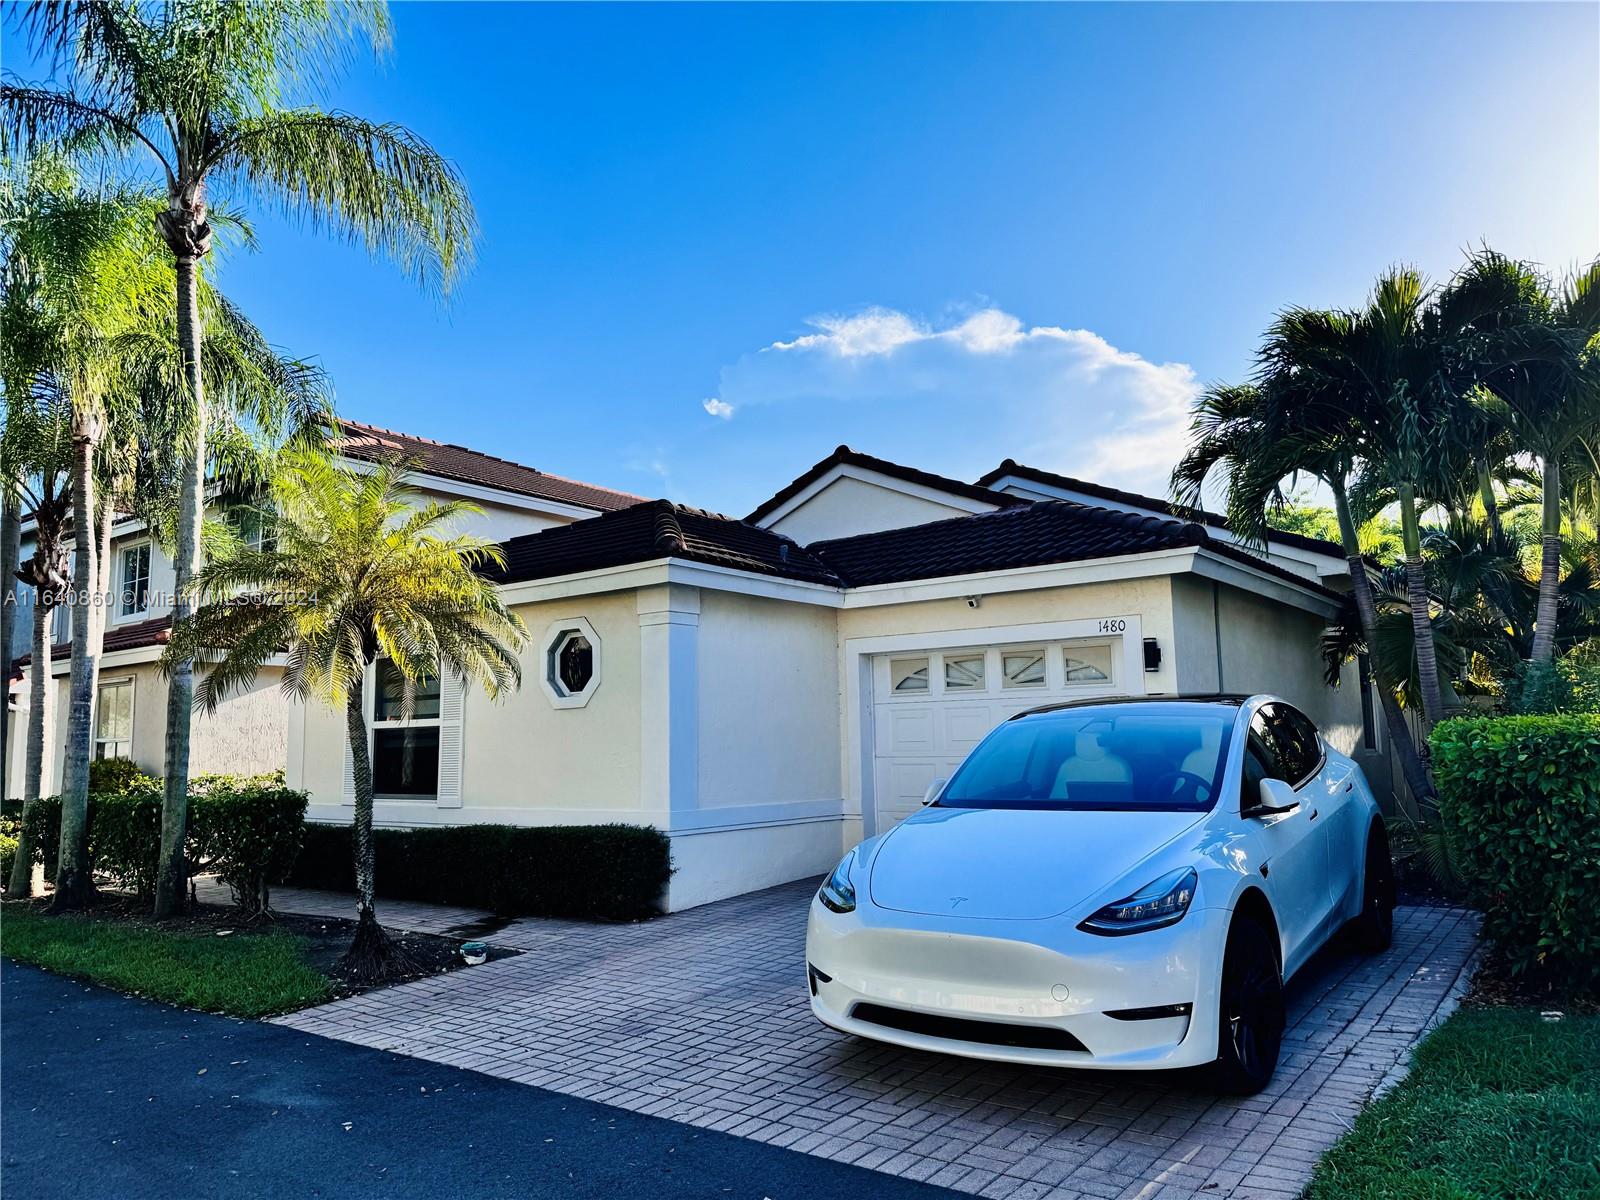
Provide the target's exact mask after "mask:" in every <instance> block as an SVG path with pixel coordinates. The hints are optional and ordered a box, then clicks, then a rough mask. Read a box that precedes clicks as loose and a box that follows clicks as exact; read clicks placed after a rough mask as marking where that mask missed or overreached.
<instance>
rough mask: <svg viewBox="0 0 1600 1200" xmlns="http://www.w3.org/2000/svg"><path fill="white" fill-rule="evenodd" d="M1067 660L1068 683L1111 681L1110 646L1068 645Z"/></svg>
mask: <svg viewBox="0 0 1600 1200" xmlns="http://www.w3.org/2000/svg"><path fill="white" fill-rule="evenodd" d="M1066 660H1067V674H1066V680H1067V682H1068V683H1109V682H1111V647H1110V646H1068V647H1067V649H1066Z"/></svg>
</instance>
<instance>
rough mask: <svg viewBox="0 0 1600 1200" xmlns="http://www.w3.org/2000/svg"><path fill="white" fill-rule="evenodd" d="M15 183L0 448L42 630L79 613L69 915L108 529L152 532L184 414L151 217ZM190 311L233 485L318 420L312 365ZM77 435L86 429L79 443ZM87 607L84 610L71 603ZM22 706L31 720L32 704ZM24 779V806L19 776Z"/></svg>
mask: <svg viewBox="0 0 1600 1200" xmlns="http://www.w3.org/2000/svg"><path fill="white" fill-rule="evenodd" d="M20 181H21V183H20V186H18V187H7V188H6V189H5V190H4V193H3V197H0V217H3V218H4V220H3V222H0V227H3V229H4V234H3V235H0V244H3V248H4V250H5V251H6V255H5V267H4V271H3V274H0V316H3V317H4V320H5V327H6V332H7V337H6V339H5V341H4V345H3V346H0V379H3V380H4V384H5V388H6V396H7V408H8V420H7V433H6V438H7V442H8V443H9V444H10V445H11V446H12V447H13V448H15V449H16V450H17V451H18V452H19V453H22V454H23V458H24V463H25V465H24V471H25V473H26V474H28V475H29V476H30V477H32V476H37V477H38V478H39V481H40V486H39V488H38V493H39V495H40V496H44V497H46V498H48V501H49V502H48V503H44V502H38V503H36V505H35V508H36V512H37V514H38V516H39V521H38V538H37V541H38V546H39V551H40V553H39V554H37V555H36V556H35V558H34V559H33V560H32V561H31V562H30V564H29V567H30V579H31V581H32V582H34V584H35V586H36V589H37V590H38V591H39V595H40V598H41V600H42V601H43V604H42V605H41V606H40V607H39V608H38V609H37V610H36V611H37V612H39V613H40V614H41V620H40V625H41V626H42V625H43V624H44V623H45V618H44V615H45V614H47V613H48V612H49V610H50V608H52V607H53V606H54V605H55V604H57V603H59V602H60V601H61V599H62V598H63V596H71V597H73V599H74V600H75V601H77V602H75V603H73V604H72V605H71V609H70V611H71V616H72V644H73V653H72V663H71V680H70V686H69V719H68V737H67V746H66V752H65V755H64V760H63V765H64V769H63V778H62V789H61V790H62V795H63V798H64V799H63V805H62V808H63V818H62V836H61V856H62V865H61V867H60V868H59V869H58V872H57V903H58V904H60V905H61V906H63V907H68V906H72V905H75V904H78V903H81V902H82V901H83V899H84V898H85V897H86V895H87V893H88V891H89V888H90V881H89V876H88V872H87V855H86V853H85V851H86V837H87V828H86V813H87V803H88V764H89V749H90V723H91V720H92V713H93V703H94V696H95V692H96V685H97V682H98V664H99V656H100V646H101V642H102V640H103V636H104V630H105V620H106V616H107V612H108V608H109V604H108V602H107V596H108V594H109V591H110V568H111V563H110V553H109V547H110V531H111V524H112V519H113V516H114V514H115V513H116V512H118V511H127V512H131V513H133V514H134V515H137V516H140V517H144V518H146V519H147V521H148V523H150V524H151V526H152V528H154V529H156V530H157V531H158V532H159V531H160V529H161V525H162V522H161V521H160V520H159V517H160V516H161V515H162V510H163V508H164V507H166V508H169V507H171V505H170V498H169V497H168V496H165V495H163V494H162V490H163V489H162V488H161V487H160V486H152V481H155V483H156V484H157V485H159V484H163V483H166V482H167V481H170V480H173V479H175V478H177V477H178V476H179V475H180V474H181V468H182V465H183V454H182V451H181V447H182V445H183V443H184V435H185V432H186V428H187V424H186V423H187V422H188V420H189V419H190V417H191V415H192V412H193V410H192V408H191V406H189V405H188V404H187V403H185V402H184V397H185V395H186V392H185V386H184V373H183V370H182V366H181V363H180V354H179V352H178V351H177V350H176V349H175V338H174V327H175V325H176V314H175V313H174V311H173V308H172V305H171V303H170V297H171V294H172V286H173V284H172V267H171V263H170V260H169V258H168V256H167V254H166V250H165V247H164V245H162V244H161V242H160V240H159V239H158V237H157V234H156V232H155V230H154V229H153V228H152V227H151V225H150V223H149V220H148V214H149V211H150V198H149V197H148V196H147V195H141V194H139V193H135V192H129V191H125V190H111V191H97V190H88V189H84V188H82V187H80V186H79V185H78V184H77V182H76V180H75V178H74V176H73V174H72V172H71V171H70V170H68V169H66V168H65V167H63V166H61V164H59V163H53V162H50V161H42V162H35V163H30V164H27V165H26V166H25V167H24V168H23V169H22V171H21V173H20ZM6 182H7V183H8V184H11V183H17V182H18V180H12V179H8V180H7V181H6ZM200 304H201V307H202V311H204V312H205V313H206V314H207V317H208V320H209V321H210V322H211V324H212V326H213V327H214V329H215V331H216V333H215V335H214V336H213V337H212V338H210V339H208V340H207V342H206V344H205V352H204V354H203V355H202V360H201V375H202V378H203V379H204V380H205V383H206V386H207V387H208V388H209V389H211V391H212V392H213V397H214V399H213V407H215V408H216V409H217V411H218V414H219V416H220V417H222V418H225V421H226V423H225V424H224V426H223V428H224V430H225V431H226V433H227V435H228V436H225V437H224V438H222V439H221V440H219V441H218V442H217V443H216V445H215V449H216V450H218V451H221V452H222V453H220V454H213V456H212V457H213V459H216V460H218V461H219V462H220V463H221V464H222V465H224V466H227V467H229V468H230V469H231V470H232V471H234V472H235V473H236V474H237V473H239V472H240V471H241V470H243V471H246V472H247V471H248V470H249V469H250V467H251V462H252V460H251V455H252V454H254V453H256V452H258V451H265V452H268V453H270V450H271V448H272V446H274V445H275V444H276V442H277V441H278V440H281V438H282V436H283V434H284V431H285V430H287V431H288V432H289V433H290V434H293V433H298V432H301V431H303V430H305V429H306V428H307V427H308V426H316V427H320V426H321V425H322V424H323V423H324V422H325V421H326V419H327V416H328V413H329V412H330V405H329V402H328V396H327V391H326V388H325V385H324V381H323V379H322V374H321V371H320V370H319V369H318V368H316V367H314V366H310V365H308V364H304V363H298V362H294V361H292V360H285V359H283V358H281V357H280V356H279V355H278V354H277V352H276V351H274V350H273V349H272V348H271V347H270V346H268V345H267V344H266V342H265V340H264V339H263V338H262V336H261V334H260V332H259V331H258V330H256V329H255V327H254V326H252V325H251V324H250V323H249V322H248V321H247V320H246V319H245V318H244V316H243V315H242V314H241V313H240V312H238V310H237V309H236V308H235V307H234V306H233V305H231V304H230V303H229V302H228V301H227V300H226V299H225V298H224V297H221V296H220V295H218V294H217V293H215V292H214V291H213V290H212V289H210V288H209V287H205V286H202V288H201V289H200ZM85 426H92V427H93V430H94V432H93V433H92V434H88V433H86V432H85ZM63 445H65V447H66V448H67V449H68V450H69V456H68V459H67V461H66V463H65V464H63V463H62V462H61V461H60V460H59V455H60V450H61V448H62V446H63ZM30 452H31V457H29V453H30ZM52 456H53V457H52ZM63 465H65V466H66V468H67V470H66V474H67V475H68V481H67V482H66V483H65V484H61V485H59V486H58V483H57V481H56V479H55V476H54V475H53V474H52V472H53V471H56V470H58V469H60V468H61V467H62V466H63ZM175 467H177V468H178V469H177V470H175V469H174V468H175ZM169 490H170V489H169ZM68 508H70V513H71V525H70V528H71V532H72V538H73V542H74V548H75V558H74V560H73V563H72V571H73V582H72V587H71V589H70V591H68V590H67V589H64V588H62V587H60V586H59V584H57V583H56V582H55V574H56V572H57V571H58V569H59V562H60V557H59V556H60V554H62V553H64V549H62V548H59V547H57V546H56V545H55V541H54V539H55V538H57V537H59V534H60V532H61V529H62V517H63V516H64V515H65V514H64V512H63V513H61V514H56V512H55V510H57V509H68ZM168 540H170V539H168ZM91 596H93V597H97V598H98V600H97V601H90V602H84V601H85V599H86V598H88V597H91ZM35 632H36V634H42V633H43V629H42V628H36V630H35ZM48 652H49V642H48V639H46V641H45V642H44V648H43V650H40V649H39V648H38V643H37V642H36V657H35V659H34V664H35V665H34V667H33V669H32V672H31V675H32V678H33V680H34V681H35V685H36V690H37V687H38V686H40V685H42V684H44V683H47V682H48V678H49V668H48V665H47V660H48ZM45 695H48V692H46V693H45ZM37 708H38V711H39V712H40V713H41V716H42V714H43V712H44V705H43V704H40V705H38V706H37ZM185 711H186V712H187V710H185ZM31 734H32V731H31V730H30V735H31ZM29 781H30V788H29V790H32V791H33V792H35V793H36V792H37V790H38V777H37V773H36V771H35V769H34V766H33V764H32V763H31V762H30V766H29Z"/></svg>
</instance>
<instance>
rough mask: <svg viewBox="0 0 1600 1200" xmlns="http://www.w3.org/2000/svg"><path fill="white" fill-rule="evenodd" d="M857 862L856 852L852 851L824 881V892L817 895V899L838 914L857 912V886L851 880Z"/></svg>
mask: <svg viewBox="0 0 1600 1200" xmlns="http://www.w3.org/2000/svg"><path fill="white" fill-rule="evenodd" d="M855 861H856V852H855V851H854V850H852V851H850V853H849V854H846V855H845V856H844V857H843V858H842V859H840V860H839V865H838V866H837V867H835V868H834V869H833V874H831V875H829V876H828V877H827V878H826V879H824V880H823V881H822V890H821V891H819V892H818V893H817V898H818V899H820V900H821V901H822V903H823V904H825V905H827V906H828V907H829V908H831V909H832V910H833V911H834V912H836V913H847V912H855V910H856V885H855V883H854V882H853V881H852V880H851V878H850V870H851V868H852V867H854V866H855Z"/></svg>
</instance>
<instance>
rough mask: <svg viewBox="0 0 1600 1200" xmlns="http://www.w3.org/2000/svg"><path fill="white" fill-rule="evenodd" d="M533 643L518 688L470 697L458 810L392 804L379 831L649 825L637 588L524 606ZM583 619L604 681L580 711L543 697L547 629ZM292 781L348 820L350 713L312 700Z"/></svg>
mask: <svg viewBox="0 0 1600 1200" xmlns="http://www.w3.org/2000/svg"><path fill="white" fill-rule="evenodd" d="M515 611H516V613H517V615H518V616H520V617H521V618H522V620H523V621H524V622H525V623H526V625H527V626H528V632H529V640H528V643H527V645H526V646H524V648H523V650H522V653H521V655H520V660H521V663H522V673H523V679H522V688H521V690H520V691H515V692H511V693H508V694H506V695H505V696H503V697H502V698H501V699H499V700H491V699H490V698H489V697H488V696H487V695H485V694H484V693H483V692H482V691H481V690H479V689H476V688H474V689H471V690H469V691H468V693H467V698H466V705H465V712H464V720H463V724H462V796H461V807H460V808H439V807H437V806H436V805H435V804H433V803H432V802H398V801H391V802H384V801H380V802H379V803H378V804H377V806H376V810H375V819H376V820H377V821H378V822H379V823H382V824H394V825H423V824H466V823H470V822H474V821H490V822H499V823H505V824H514V825H538V824H563V823H576V822H591V821H633V822H641V813H640V808H639V728H640V724H639V723H640V714H639V617H638V613H637V611H636V607H635V601H634V594H633V593H632V592H625V593H615V594H610V595H604V596H587V597H582V598H580V599H575V600H560V601H548V602H545V603H540V604H525V605H519V606H517V607H516V609H515ZM572 617H583V618H585V619H586V620H587V621H588V622H589V623H590V624H591V625H592V626H593V627H594V630H595V633H596V635H597V636H598V637H599V639H600V682H599V685H598V686H597V687H596V688H595V691H594V694H593V695H592V697H591V698H590V700H589V703H588V704H587V705H586V706H585V707H583V708H565V709H557V708H555V707H553V706H552V705H551V703H550V701H549V700H548V699H547V697H546V695H545V692H544V689H543V686H542V685H541V683H540V679H541V677H542V675H543V673H544V650H545V639H546V632H547V630H548V629H549V628H550V627H551V625H552V623H556V622H560V621H564V620H566V619H568V618H572ZM291 726H292V729H291V748H290V754H289V761H290V768H289V773H290V779H291V782H294V783H295V785H296V786H299V787H304V788H305V789H306V790H308V791H309V792H310V793H311V801H312V811H311V816H312V817H313V818H314V819H317V820H349V818H350V810H349V809H348V808H347V807H345V806H344V804H343V790H344V745H345V724H344V716H343V714H342V713H334V712H333V711H332V710H330V709H329V708H327V707H326V706H324V705H320V704H312V705H309V706H307V707H305V708H304V709H303V710H301V711H300V712H297V713H296V714H295V718H294V720H293V721H292V722H291Z"/></svg>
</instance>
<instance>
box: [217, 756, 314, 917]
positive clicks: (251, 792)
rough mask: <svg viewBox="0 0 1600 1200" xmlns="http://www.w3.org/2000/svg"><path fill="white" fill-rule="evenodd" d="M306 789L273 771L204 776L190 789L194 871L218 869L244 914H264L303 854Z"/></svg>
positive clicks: (220, 876)
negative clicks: (298, 788) (296, 787)
mask: <svg viewBox="0 0 1600 1200" xmlns="http://www.w3.org/2000/svg"><path fill="white" fill-rule="evenodd" d="M306 799H307V797H306V793H304V792H297V791H295V790H294V789H292V788H289V787H286V786H285V785H284V782H283V772H281V771H279V772H276V773H274V774H271V775H256V776H238V775H204V776H200V777H198V778H196V779H195V780H194V781H193V783H192V784H191V787H190V792H189V840H188V854H189V869H190V873H191V874H194V873H198V872H201V871H215V872H216V873H217V875H218V877H219V878H221V880H222V882H223V883H225V884H227V885H228V887H229V888H230V889H232V891H233V899H234V903H236V904H238V905H239V906H240V907H241V908H243V909H244V910H245V911H246V912H248V913H251V914H255V913H262V912H266V911H267V908H268V901H269V899H270V889H271V886H272V885H273V884H275V883H279V882H281V881H282V880H283V879H284V878H285V877H286V876H287V875H288V874H289V872H290V870H291V869H292V868H293V866H294V861H295V858H296V857H297V856H298V855H299V853H300V840H301V837H302V835H303V833H304V830H305V820H306Z"/></svg>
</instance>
